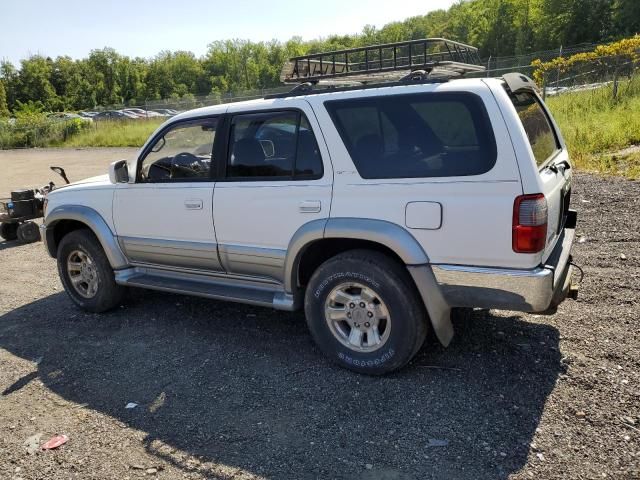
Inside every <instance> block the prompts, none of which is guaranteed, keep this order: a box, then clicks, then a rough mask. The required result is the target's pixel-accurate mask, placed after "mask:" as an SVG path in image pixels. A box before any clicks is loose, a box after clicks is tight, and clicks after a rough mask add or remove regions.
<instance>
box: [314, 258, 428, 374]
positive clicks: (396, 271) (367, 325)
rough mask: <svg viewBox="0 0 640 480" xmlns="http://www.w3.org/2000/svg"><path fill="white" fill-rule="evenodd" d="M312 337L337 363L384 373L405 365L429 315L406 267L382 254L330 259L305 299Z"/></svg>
mask: <svg viewBox="0 0 640 480" xmlns="http://www.w3.org/2000/svg"><path fill="white" fill-rule="evenodd" d="M305 313H306V317H307V324H308V325H309V329H310V330H311V334H312V336H313V338H314V340H315V341H316V343H317V344H318V346H319V347H320V349H321V350H322V351H323V352H324V353H325V354H326V355H327V356H328V357H329V358H330V359H331V360H333V361H334V362H336V363H338V364H339V365H341V366H343V367H345V368H348V369H350V370H354V371H356V372H359V373H366V374H372V375H380V374H384V373H387V372H390V371H392V370H396V369H398V368H400V367H402V366H404V365H405V364H406V363H407V362H409V360H411V358H412V357H413V356H414V355H415V354H416V352H417V351H418V350H419V349H420V347H421V346H422V344H423V342H424V339H425V336H426V332H427V322H426V319H427V318H426V317H427V315H426V312H425V309H424V306H423V304H422V301H421V300H420V297H419V295H418V292H417V290H416V288H415V285H414V284H413V282H412V280H411V278H410V277H409V274H408V272H407V271H406V269H405V268H404V267H403V266H402V265H399V264H398V263H397V262H395V261H394V260H392V259H390V258H389V257H387V256H386V255H383V254H381V253H379V252H375V251H368V250H353V251H349V252H345V253H343V254H340V255H338V256H336V257H333V258H331V259H330V260H327V261H326V262H325V263H323V264H322V265H321V266H320V267H319V268H318V269H317V270H316V272H315V273H314V274H313V276H312V277H311V280H310V282H309V285H308V286H307V291H306V295H305Z"/></svg>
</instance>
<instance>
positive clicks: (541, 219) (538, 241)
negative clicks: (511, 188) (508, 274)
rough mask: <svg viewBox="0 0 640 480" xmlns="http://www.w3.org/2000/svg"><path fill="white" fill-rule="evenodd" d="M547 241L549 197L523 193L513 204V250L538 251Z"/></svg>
mask: <svg viewBox="0 0 640 480" xmlns="http://www.w3.org/2000/svg"><path fill="white" fill-rule="evenodd" d="M546 243H547V199H546V198H544V195H543V194H542V193H537V194H534V195H521V196H519V197H517V198H516V201H515V202H514V204H513V251H514V252H516V253H538V252H540V251H542V250H544V247H545V245H546Z"/></svg>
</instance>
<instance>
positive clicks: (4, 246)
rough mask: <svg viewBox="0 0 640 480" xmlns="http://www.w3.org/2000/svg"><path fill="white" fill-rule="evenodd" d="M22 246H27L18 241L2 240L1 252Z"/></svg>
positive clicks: (0, 241) (0, 243)
mask: <svg viewBox="0 0 640 480" xmlns="http://www.w3.org/2000/svg"><path fill="white" fill-rule="evenodd" d="M21 245H25V244H24V243H21V242H19V241H17V240H0V252H1V251H2V250H7V249H9V248H14V247H20V246H21Z"/></svg>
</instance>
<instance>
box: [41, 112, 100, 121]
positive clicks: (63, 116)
mask: <svg viewBox="0 0 640 480" xmlns="http://www.w3.org/2000/svg"><path fill="white" fill-rule="evenodd" d="M47 118H49V119H51V120H60V121H65V120H73V119H74V118H78V119H80V120H82V121H84V122H92V121H93V120H92V119H91V118H90V117H83V116H82V115H79V114H77V113H70V112H54V113H50V114H48V115H47Z"/></svg>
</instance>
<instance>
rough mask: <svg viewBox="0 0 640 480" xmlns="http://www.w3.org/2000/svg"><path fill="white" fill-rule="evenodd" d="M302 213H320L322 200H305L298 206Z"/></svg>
mask: <svg viewBox="0 0 640 480" xmlns="http://www.w3.org/2000/svg"><path fill="white" fill-rule="evenodd" d="M298 209H299V210H300V213H319V212H320V210H322V203H321V202H320V200H305V201H303V202H300V205H299V206H298Z"/></svg>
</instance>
